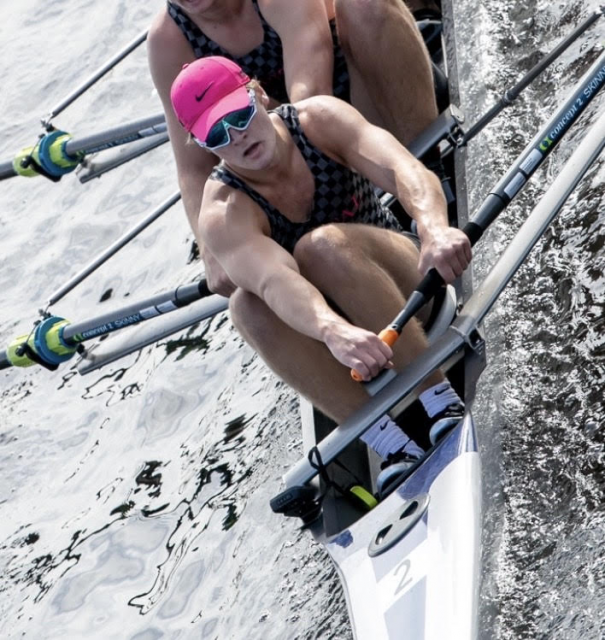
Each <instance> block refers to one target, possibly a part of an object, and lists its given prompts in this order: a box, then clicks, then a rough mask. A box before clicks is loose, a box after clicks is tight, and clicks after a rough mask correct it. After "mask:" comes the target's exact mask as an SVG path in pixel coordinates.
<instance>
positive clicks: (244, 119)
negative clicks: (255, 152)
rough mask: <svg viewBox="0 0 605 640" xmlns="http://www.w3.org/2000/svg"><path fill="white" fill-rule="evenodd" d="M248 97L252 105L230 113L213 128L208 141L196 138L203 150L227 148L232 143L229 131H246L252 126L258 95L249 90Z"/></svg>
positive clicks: (207, 138)
mask: <svg viewBox="0 0 605 640" xmlns="http://www.w3.org/2000/svg"><path fill="white" fill-rule="evenodd" d="M248 96H249V97H250V104H249V105H248V106H247V107H244V108H243V109H238V110H237V111H232V112H231V113H228V114H227V115H226V116H225V117H224V118H221V119H220V120H219V121H218V122H217V123H216V124H214V125H213V126H212V128H211V129H210V131H209V132H208V135H207V136H206V140H204V141H202V140H198V139H197V138H195V137H194V138H193V139H194V140H195V142H196V143H197V144H199V145H200V147H202V149H208V151H214V150H215V149H220V148H221V147H226V146H227V145H228V144H229V143H230V142H231V136H230V135H229V129H237V130H238V131H245V130H246V129H247V128H248V127H249V126H250V123H251V122H252V118H254V116H255V115H256V94H255V93H254V91H252V90H249V91H248Z"/></svg>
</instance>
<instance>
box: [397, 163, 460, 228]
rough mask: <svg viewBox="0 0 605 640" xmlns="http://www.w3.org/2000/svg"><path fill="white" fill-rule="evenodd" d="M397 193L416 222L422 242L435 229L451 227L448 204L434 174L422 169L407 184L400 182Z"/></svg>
mask: <svg viewBox="0 0 605 640" xmlns="http://www.w3.org/2000/svg"><path fill="white" fill-rule="evenodd" d="M397 193H398V198H399V200H400V202H401V203H402V204H403V206H404V207H405V209H406V211H408V212H409V213H410V215H411V217H412V218H413V219H414V221H415V222H416V225H417V229H418V235H419V237H420V239H421V240H422V238H423V237H425V236H426V235H427V234H429V233H431V231H432V230H433V229H434V228H435V227H447V226H449V222H448V217H447V202H446V200H445V196H444V194H443V189H442V187H441V183H440V181H439V178H438V177H437V176H436V175H435V174H434V173H432V172H429V171H427V170H426V169H424V168H421V169H420V170H419V171H418V175H417V176H413V177H410V178H409V179H407V180H406V183H405V184H402V183H401V182H400V181H398V189H397Z"/></svg>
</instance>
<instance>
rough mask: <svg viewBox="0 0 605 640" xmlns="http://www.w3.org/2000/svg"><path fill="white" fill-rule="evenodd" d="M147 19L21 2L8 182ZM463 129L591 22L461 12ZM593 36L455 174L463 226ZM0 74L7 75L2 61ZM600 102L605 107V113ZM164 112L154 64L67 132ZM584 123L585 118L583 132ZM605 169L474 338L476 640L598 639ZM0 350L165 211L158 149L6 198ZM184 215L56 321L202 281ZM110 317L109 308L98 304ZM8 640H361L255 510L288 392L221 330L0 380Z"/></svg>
mask: <svg viewBox="0 0 605 640" xmlns="http://www.w3.org/2000/svg"><path fill="white" fill-rule="evenodd" d="M162 4H163V3H162V2H160V1H156V2H151V3H144V4H142V5H141V4H139V3H127V2H124V1H123V0H120V1H116V2H113V3H99V2H90V1H86V0H72V1H71V2H65V1H58V0H57V1H54V2H52V3H49V2H40V1H32V2H28V3H10V5H7V7H5V12H4V15H3V22H2V23H1V24H0V42H1V43H2V51H3V54H4V60H5V64H4V65H3V66H2V69H0V74H1V75H0V79H1V80H2V86H3V91H2V109H0V131H2V132H3V134H4V135H3V136H2V139H1V140H0V160H6V159H8V158H10V157H11V155H12V153H13V152H14V151H15V150H17V149H19V148H21V147H23V146H26V145H29V144H32V143H33V142H34V141H35V138H36V135H37V133H38V132H39V124H38V123H39V119H40V117H42V116H43V115H45V114H46V112H47V111H48V110H49V109H50V108H51V107H53V106H54V105H55V104H56V103H58V102H59V101H60V100H61V99H62V98H63V97H64V96H65V95H66V94H67V93H69V92H70V91H71V90H72V89H73V88H74V87H75V86H76V85H77V84H79V83H80V82H81V81H82V80H83V79H85V78H86V77H87V76H88V75H89V74H90V73H91V72H92V71H93V70H94V69H96V68H97V67H98V66H99V65H100V64H101V63H102V62H104V61H105V60H106V59H108V58H109V57H110V56H111V55H112V54H113V53H115V52H116V51H117V50H118V49H119V48H120V47H122V46H123V45H125V44H126V43H127V42H129V41H130V40H131V39H132V38H133V37H134V36H135V35H137V34H138V33H139V32H141V31H142V30H143V29H144V28H146V27H147V25H148V24H149V22H150V21H151V18H152V16H153V14H154V12H155V11H157V10H158V9H159V7H161V6H162ZM460 4H461V6H460V7H459V8H458V10H457V13H458V14H459V18H460V19H461V22H462V23H463V24H465V25H466V29H467V32H466V33H463V34H462V33H461V44H464V43H465V41H466V42H468V41H471V42H473V43H474V49H475V50H476V51H477V50H479V51H481V66H479V65H477V56H475V55H469V54H468V53H467V54H466V55H465V54H464V52H463V51H462V52H461V55H462V56H463V58H462V61H463V65H464V77H465V86H464V87H463V89H464V104H463V107H464V108H465V110H466V112H467V114H468V115H469V118H470V120H471V121H472V120H474V119H475V118H476V117H478V115H479V114H480V113H482V111H483V110H484V109H485V108H486V107H487V106H489V105H490V104H491V103H492V101H493V100H494V99H495V98H496V97H497V96H498V95H500V93H501V92H502V90H503V88H504V87H505V86H508V84H511V83H512V82H514V81H515V80H516V79H517V77H518V74H519V73H520V71H521V70H526V69H528V68H529V67H530V66H531V64H533V62H535V60H536V59H537V54H536V52H538V51H541V52H546V51H548V50H549V49H550V48H552V46H554V44H555V43H556V42H557V41H558V39H559V37H560V31H564V32H566V31H569V30H570V29H571V28H573V26H574V25H575V24H577V23H578V22H579V21H580V20H581V19H582V18H583V17H585V16H586V15H587V13H588V11H589V10H591V9H595V8H596V7H597V6H598V3H596V2H594V1H593V2H591V3H588V2H585V3H578V2H561V3H535V2H529V3H523V4H522V6H521V5H519V3H502V2H496V1H491V0H490V1H489V2H481V3H475V2H465V3H460ZM604 34H605V28H604V27H603V26H602V25H599V26H598V27H596V28H593V30H592V31H591V32H590V33H589V34H588V35H587V36H585V37H584V38H583V40H582V41H581V43H578V44H576V45H575V46H574V47H573V48H572V50H571V52H570V53H567V54H565V56H564V57H563V58H562V60H561V62H560V63H558V64H557V65H556V66H555V68H554V70H552V71H550V72H549V73H547V74H546V75H545V76H543V78H542V79H540V80H539V81H538V82H537V83H536V85H535V86H534V87H532V88H531V89H530V90H528V92H527V94H526V96H525V97H524V98H522V99H521V100H520V101H519V104H518V105H517V106H516V107H513V108H512V109H511V110H509V112H508V114H507V115H505V116H503V117H501V118H500V120H498V121H497V123H495V124H494V125H492V127H491V128H490V129H489V131H487V132H486V133H485V134H482V135H481V136H480V137H478V138H477V139H476V140H475V141H474V142H473V143H472V145H473V147H472V150H471V152H470V153H469V156H470V158H469V162H470V168H471V169H470V170H471V174H472V175H473V176H474V180H473V185H472V187H473V188H472V197H473V202H474V203H475V204H478V203H479V202H480V200H481V198H482V196H483V195H485V193H486V191H487V189H488V188H489V186H490V185H491V184H493V183H495V182H496V180H497V179H498V177H499V176H500V175H501V174H502V173H503V172H504V170H505V168H506V166H507V165H508V164H509V163H510V161H512V159H513V157H514V153H515V151H519V150H520V149H521V148H522V147H523V146H524V144H525V143H526V142H527V141H528V140H529V139H530V138H531V137H532V136H533V133H534V132H535V130H536V127H537V126H538V125H539V123H540V122H541V121H543V120H545V119H546V118H547V117H548V114H549V112H550V110H552V109H553V108H554V106H555V105H556V104H558V103H559V102H560V101H561V100H562V98H563V96H564V95H565V93H566V92H567V91H568V90H569V89H570V88H571V86H572V84H573V81H574V80H575V79H577V78H578V77H579V76H580V75H581V72H582V71H583V70H584V69H585V68H586V67H587V65H588V63H587V62H585V61H584V58H582V59H580V56H581V55H585V56H586V57H587V58H590V60H592V59H593V58H594V57H595V51H596V47H597V42H598V40H599V38H601V40H602V39H603V35H604ZM9 61H10V64H9ZM599 104H600V105H602V104H603V101H602V100H601V101H600V102H599ZM159 111H160V106H159V100H158V98H157V96H156V95H155V93H154V92H153V90H152V85H151V81H150V78H149V74H148V71H147V66H146V59H145V51H144V47H141V49H140V50H138V51H137V52H136V53H134V54H132V55H131V56H130V57H129V58H128V60H127V61H125V62H123V63H122V64H120V65H119V66H118V67H117V68H116V69H115V70H114V71H112V72H111V74H110V75H109V76H108V77H107V78H105V79H103V80H102V81H101V82H100V83H99V85H97V86H96V87H94V88H93V89H91V90H90V91H89V92H88V93H87V94H86V95H85V96H84V97H83V98H81V99H80V100H78V102H77V103H76V104H75V105H74V106H72V107H70V108H69V109H68V110H67V111H66V112H65V113H64V114H62V115H60V116H59V117H57V118H56V122H55V124H56V125H57V126H59V127H64V128H65V129H67V130H69V131H71V132H72V133H74V135H80V136H82V135H86V134H88V133H92V132H96V131H100V130H103V129H106V128H109V127H112V126H115V125H116V124H118V123H121V122H124V121H128V120H132V119H136V118H140V117H143V116H146V115H151V114H154V113H157V112H159ZM595 114H596V108H593V109H591V111H590V114H588V116H587V117H585V118H584V122H586V121H587V120H590V119H594V117H595ZM579 131H580V129H577V130H576V131H575V132H574V133H572V134H571V135H570V136H569V140H568V141H566V142H565V143H564V145H562V147H561V149H560V151H559V152H558V153H557V155H556V157H555V159H554V160H553V161H552V162H551V163H549V167H548V168H547V169H546V170H545V171H541V172H540V174H539V176H538V177H537V178H536V179H535V181H534V185H532V186H531V187H530V188H528V189H527V191H526V192H525V193H524V194H522V195H521V196H520V199H519V204H518V205H516V206H514V207H511V209H510V211H508V212H507V213H506V214H505V215H503V217H502V220H501V221H499V222H498V223H497V225H495V227H494V231H493V232H492V233H491V234H490V236H489V238H488V240H487V242H486V243H485V244H484V245H483V246H490V247H491V248H492V249H493V250H494V253H493V254H492V253H490V254H489V255H488V254H487V253H486V252H478V254H477V259H476V264H475V269H476V272H477V274H478V275H479V276H482V275H484V274H485V273H486V271H487V269H488V267H489V265H490V264H491V263H492V262H493V256H494V255H496V254H497V253H498V252H499V251H501V249H502V248H503V246H504V245H505V241H506V240H507V239H509V238H510V237H512V234H513V233H514V230H515V229H516V228H517V227H518V226H519V224H520V221H521V220H522V219H523V218H524V216H525V215H526V214H527V212H528V211H529V209H530V208H531V204H532V202H533V201H534V200H535V198H536V197H537V194H539V193H540V192H541V191H542V190H543V187H544V183H546V182H547V181H548V180H550V178H551V176H552V175H553V174H554V173H555V172H556V170H557V168H558V167H560V166H561V163H562V158H563V157H566V156H568V155H569V153H570V152H571V150H572V148H573V147H574V145H575V144H576V143H577V141H578V132H579ZM603 178H604V175H603V169H602V167H601V165H599V166H598V167H597V168H596V169H595V170H593V171H592V172H591V174H590V176H589V177H588V178H587V179H586V180H585V181H584V183H583V184H582V186H581V187H580V188H579V189H578V191H577V193H576V194H575V195H574V196H573V198H572V200H571V202H570V204H569V205H568V206H567V207H566V208H565V210H564V211H563V212H562V214H561V215H560V217H559V219H558V221H557V222H556V223H555V225H553V229H552V231H549V232H548V234H547V237H546V239H545V241H544V242H543V243H541V244H540V246H539V248H538V249H537V250H536V251H535V252H534V254H533V255H532V258H531V259H530V260H529V262H528V264H527V265H526V266H524V267H523V269H522V271H521V272H520V274H519V275H518V277H517V278H516V279H515V282H514V283H513V285H512V286H511V288H510V289H509V290H508V291H507V292H506V294H505V295H504V296H503V299H502V301H501V302H500V303H499V305H498V306H497V308H496V309H495V310H494V312H493V313H492V315H491V317H490V321H489V322H488V326H487V331H488V336H489V358H490V365H489V367H488V369H487V371H486V373H485V375H484V377H483V380H482V384H481V386H480V391H481V395H480V400H479V403H478V404H479V406H478V407H477V409H478V415H479V417H480V423H481V431H482V435H483V438H482V441H483V443H484V444H483V446H484V449H485V463H484V466H485V468H486V479H487V494H488V503H487V507H488V510H487V518H486V548H485V560H486V561H485V565H486V577H485V581H484V582H485V584H484V589H483V592H484V594H485V596H484V605H485V606H484V610H485V613H484V620H483V621H482V630H483V636H484V637H485V638H501V639H503V640H504V639H507V640H509V639H510V640H512V639H517V638H560V639H565V640H567V639H570V638H574V639H575V638H600V637H602V636H603V634H605V628H604V627H603V623H602V620H603V615H602V614H601V611H602V610H603V609H605V602H604V599H605V597H604V596H603V593H604V592H605V591H604V588H603V587H604V586H605V585H604V584H603V582H604V572H605V570H604V569H603V565H604V561H603V552H602V550H601V549H602V546H603V541H604V540H605V531H604V529H603V520H604V517H603V509H602V507H601V505H602V503H603V498H604V496H603V491H604V487H603V469H604V460H603V440H604V438H603V431H602V422H603V411H604V409H603V402H602V385H603V378H604V368H603V356H604V354H605V349H604V338H603V331H602V329H603V319H602V318H603V306H604V303H605V292H604V282H603V266H604V253H603V239H604V237H605V234H604V232H603V230H602V226H603V214H602V213H601V211H602V210H603ZM0 189H1V192H2V207H1V208H0V221H1V228H2V232H3V233H2V239H1V241H0V242H1V254H0V255H1V256H2V258H1V270H0V286H1V290H2V293H3V303H2V313H1V314H0V339H1V340H2V344H6V343H7V342H8V341H9V340H10V339H12V338H13V337H14V336H15V335H18V334H22V333H26V332H28V331H29V329H30V327H31V322H32V321H33V320H34V319H35V317H36V310H37V309H38V308H39V307H41V306H42V305H43V304H44V301H45V300H46V298H47V297H48V296H49V295H50V294H51V293H52V292H53V291H54V290H55V289H56V288H57V287H59V286H60V285H61V284H62V283H63V282H65V281H66V280H67V279H68V278H69V277H70V276H71V275H73V274H74V273H75V272H76V271H77V270H78V269H79V268H80V267H81V266H83V265H84V264H85V263H86V262H87V261H88V260H89V259H90V258H91V257H92V256H94V255H95V254H96V253H97V252H98V251H100V250H101V249H102V248H104V247H105V246H107V245H108V244H109V243H110V242H111V241H112V240H114V239H115V238H117V237H118V236H119V235H120V234H121V233H123V232H124V231H125V230H126V229H128V228H129V227H130V226H132V225H133V224H134V223H135V222H137V221H138V220H140V219H141V218H142V217H143V216H144V215H145V214H146V213H148V212H149V211H151V210H152V209H153V208H155V207H156V206H157V205H158V204H159V203H160V202H162V201H163V200H164V199H165V198H166V197H167V196H168V195H169V194H171V193H172V192H173V191H174V189H175V174H174V168H173V164H172V160H171V156H170V152H169V149H168V148H167V147H163V148H161V149H158V150H156V151H153V152H151V153H149V154H147V155H146V156H145V158H144V159H143V160H137V161H134V162H132V163H130V164H128V165H125V166H124V167H122V168H120V169H118V170H116V171H114V172H112V173H110V174H107V175H105V176H104V177H103V178H101V179H100V180H95V181H92V182H90V183H87V184H85V185H81V184H80V183H79V182H78V181H77V179H76V178H75V177H74V176H73V175H71V176H67V177H66V178H64V179H63V180H62V181H61V182H60V183H59V184H51V183H49V182H47V181H46V180H44V179H42V178H38V179H35V180H26V179H24V178H15V179H12V180H7V181H4V182H2V186H1V187H0ZM190 245H191V236H190V234H189V233H188V230H187V227H186V225H185V223H184V215H183V212H182V209H181V207H180V206H176V207H174V208H173V210H171V211H169V212H168V213H166V214H164V216H163V218H162V219H161V220H160V221H158V222H156V223H154V225H153V227H152V228H151V229H149V230H148V231H146V232H145V234H144V235H142V236H141V238H140V239H139V240H137V241H135V242H133V243H132V244H131V245H129V246H128V247H127V248H125V249H123V250H122V252H121V253H120V254H119V255H118V256H117V257H116V258H114V259H112V260H111V262H109V263H108V264H107V265H105V266H104V267H102V268H101V269H100V270H99V271H98V272H97V273H96V274H95V275H93V276H91V277H90V278H89V279H87V280H86V282H85V283H84V284H82V285H81V286H80V287H79V288H78V289H77V290H76V291H74V292H73V293H71V294H69V295H68V296H67V297H66V298H65V300H63V301H61V302H60V303H58V304H57V305H56V307H55V308H54V311H55V313H57V314H60V315H64V316H65V317H67V318H70V319H72V320H81V319H84V318H87V317H92V316H94V315H97V314H99V313H100V312H101V311H102V310H104V309H108V308H110V307H117V306H119V305H121V304H125V303H126V302H128V301H130V300H135V299H142V298H145V297H148V296H149V295H151V294H153V293H155V292H158V291H162V290H165V289H168V288H170V287H171V286H176V285H177V284H179V283H181V282H184V281H189V280H192V279H194V278H195V277H196V276H198V275H199V273H200V271H201V266H200V264H199V263H198V262H189V254H190ZM108 293H109V294H110V295H109V299H108V301H106V302H103V303H102V304H100V303H99V301H100V300H101V298H102V297H104V298H105V297H108ZM0 380H1V382H2V388H1V392H0V393H1V395H0V417H1V421H2V422H1V424H0V470H1V471H0V486H1V489H2V492H1V497H0V515H1V517H0V567H1V575H0V636H1V637H3V638H4V637H6V638H21V637H31V638H48V639H51V638H63V639H74V640H75V639H80V638H99V639H101V638H103V639H106V638H116V639H122V638H125V639H126V638H127V639H133V640H134V639H137V640H155V639H159V638H186V639H189V638H210V639H214V638H219V639H221V640H223V639H229V638H233V639H236V640H240V639H242V638H260V637H265V638H276V639H283V638H288V639H294V638H338V639H347V638H350V637H351V636H350V631H349V629H348V626H347V619H346V607H345V604H344V598H343V596H342V592H341V590H340V587H339V586H338V582H337V580H336V577H335V575H334V572H333V570H332V568H331V566H330V564H329V562H328V560H327V558H326V556H325V555H324V553H323V551H322V550H321V549H320V548H318V547H316V546H315V545H314V544H313V543H312V542H311V540H310V536H308V535H306V534H305V533H304V532H300V531H299V530H298V527H297V525H296V523H294V522H288V521H285V520H283V519H281V518H278V517H277V516H274V515H273V514H272V513H271V511H270V509H269V506H268V501H269V499H270V498H271V497H272V496H273V495H274V494H275V493H276V492H277V491H278V490H279V488H280V477H281V475H282V474H283V473H284V471H285V470H286V469H287V468H288V466H289V465H290V464H291V463H292V462H293V461H294V460H296V459H297V458H298V456H299V455H300V453H301V450H300V435H299V427H298V419H297V401H296V397H295V395H294V394H293V393H292V392H291V391H289V390H288V389H287V388H286V387H285V386H284V385H282V384H281V383H279V382H278V381H277V380H276V379H275V378H274V377H273V376H272V375H271V374H270V373H269V372H268V371H267V370H266V369H265V367H264V366H263V365H262V364H261V363H260V362H259V361H258V360H257V359H256V358H255V357H254V356H253V354H252V353H251V351H250V349H249V348H248V347H246V346H245V345H243V344H242V342H241V340H240V339H239V338H238V337H237V335H236V334H235V333H234V331H233V329H232V328H231V325H230V323H229V320H228V318H227V317H226V316H219V317H217V318H215V319H213V320H212V321H206V322H204V323H202V324H201V325H199V326H196V327H193V328H192V329H191V330H188V331H185V332H183V333H182V334H181V335H178V336H174V337H173V338H172V339H166V340H163V341H162V342H161V343H160V344H158V345H155V346H153V347H149V348H147V349H144V350H143V351H142V352H141V353H140V354H138V355H132V356H129V357H127V358H125V359H124V360H122V361H120V362H118V363H116V364H115V365H111V366H109V367H107V368H106V369H104V370H102V371H101V372H96V373H92V374H90V375H88V376H86V377H82V376H80V375H79V374H77V373H76V372H75V368H74V367H73V366H72V365H71V364H67V365H63V366H62V367H61V369H60V370H59V371H58V372H55V373H49V372H46V371H44V370H40V369H37V368H34V369H21V370H9V371H6V372H2V374H0Z"/></svg>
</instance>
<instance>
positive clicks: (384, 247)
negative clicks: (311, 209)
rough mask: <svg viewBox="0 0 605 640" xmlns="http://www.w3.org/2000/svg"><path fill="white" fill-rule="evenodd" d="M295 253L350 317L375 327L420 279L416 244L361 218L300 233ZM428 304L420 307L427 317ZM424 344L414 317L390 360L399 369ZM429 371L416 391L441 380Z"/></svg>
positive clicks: (387, 318)
mask: <svg viewBox="0 0 605 640" xmlns="http://www.w3.org/2000/svg"><path fill="white" fill-rule="evenodd" d="M294 257H295V258H296V261H297V263H298V265H299V268H300V271H301V274H302V275H303V276H305V277H306V278H307V279H308V280H309V281H310V282H312V283H313V284H314V285H315V286H316V287H317V288H318V289H319V290H320V291H321V292H322V293H323V294H324V295H325V296H326V297H327V298H329V299H330V300H333V301H334V303H335V304H336V305H337V306H338V307H339V308H340V309H341V310H342V312H343V313H344V314H345V315H346V316H347V318H349V320H350V321H351V322H352V323H353V324H355V325H357V326H360V327H364V328H366V329H369V330H371V331H374V332H375V333H378V332H379V331H381V330H382V329H384V328H385V326H386V325H387V324H388V323H389V322H391V320H393V319H394V318H395V316H396V315H397V314H398V313H399V312H400V311H401V309H402V308H403V307H404V306H405V303H406V299H407V296H408V295H409V294H410V293H411V292H412V291H413V289H414V288H415V287H416V286H417V285H418V283H419V282H420V280H421V275H420V273H419V272H418V269H417V266H418V249H417V248H416V246H415V245H414V243H413V242H412V241H411V240H410V239H409V238H408V237H405V236H402V235H401V234H398V233H395V232H392V231H386V230H384V229H378V228H376V227H372V226H369V225H361V224H331V225H325V226H322V227H319V228H318V229H315V230H314V231H312V232H310V233H308V234H307V235H305V236H303V238H301V240H300V241H299V242H298V244H297V245H296V249H295V251H294ZM428 312H429V310H428V309H426V310H423V312H422V314H421V319H422V320H426V317H427V315H428ZM427 347H428V342H427V339H426V335H425V334H424V331H423V330H422V327H421V326H420V323H419V322H418V321H417V320H416V319H412V320H411V321H410V322H409V323H408V324H407V325H406V326H405V327H404V329H403V332H402V334H401V337H400V338H399V340H398V341H397V343H396V344H395V346H394V347H393V353H394V357H393V362H394V364H395V368H396V369H402V368H403V367H404V366H405V365H407V364H409V363H410V362H411V361H412V360H414V359H415V358H416V357H417V356H418V355H420V354H421V353H422V352H423V351H424V350H425V349H426V348H427ZM443 379H444V378H443V374H442V373H441V372H439V371H437V372H435V373H433V374H432V375H431V376H429V378H428V379H427V380H425V382H424V383H423V384H422V385H421V386H420V387H419V389H420V391H423V390H425V389H428V388H429V387H431V386H433V385H435V384H438V383H439V382H441V381H443Z"/></svg>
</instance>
